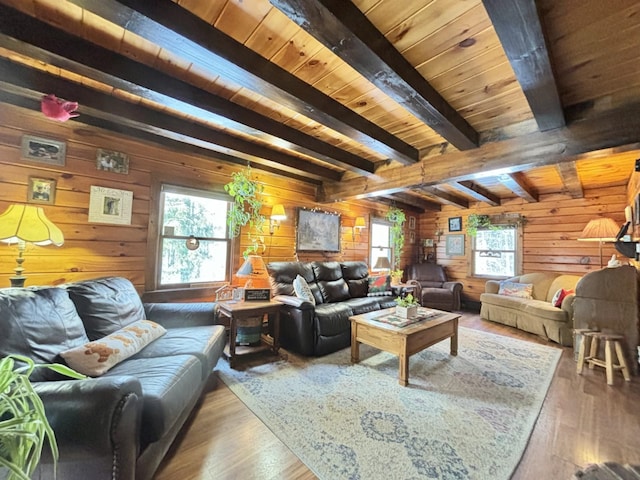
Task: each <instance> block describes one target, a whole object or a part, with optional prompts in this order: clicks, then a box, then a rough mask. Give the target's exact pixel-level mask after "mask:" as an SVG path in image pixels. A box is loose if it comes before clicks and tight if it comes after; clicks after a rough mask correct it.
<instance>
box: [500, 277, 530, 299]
mask: <svg viewBox="0 0 640 480" xmlns="http://www.w3.org/2000/svg"><path fill="white" fill-rule="evenodd" d="M532 293H533V284H532V283H515V282H509V281H504V282H500V290H498V295H506V296H507V297H520V298H532V297H531V294H532Z"/></svg>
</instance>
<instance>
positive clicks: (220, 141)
mask: <svg viewBox="0 0 640 480" xmlns="http://www.w3.org/2000/svg"><path fill="white" fill-rule="evenodd" d="M0 81H2V82H6V83H7V84H9V85H13V86H14V87H16V88H18V89H23V91H25V90H29V91H31V92H33V93H32V94H31V95H32V96H37V95H43V94H44V93H49V92H51V91H54V92H56V94H57V95H58V96H60V97H61V98H67V99H73V100H74V101H78V102H79V103H80V105H81V107H80V110H79V111H80V114H81V115H80V117H78V118H79V119H80V121H82V111H83V108H91V109H93V113H92V115H93V116H95V117H98V118H104V119H107V120H109V121H112V122H115V123H119V124H121V125H125V126H129V127H131V128H135V129H136V130H141V131H145V132H149V133H153V134H155V135H160V136H165V137H168V138H171V139H173V140H179V141H183V142H185V143H190V144H192V145H198V146H201V147H204V148H209V149H210V150H214V151H218V152H222V153H225V154H230V155H233V156H236V157H239V158H244V159H245V160H246V161H252V162H257V163H264V160H266V161H268V162H270V163H271V166H274V167H275V166H280V168H281V169H282V170H284V171H295V172H296V173H298V174H303V175H309V176H310V177H311V178H315V179H328V178H331V179H333V180H335V181H337V180H339V179H340V178H341V177H342V174H341V173H340V172H338V171H336V170H331V169H329V168H326V167H322V166H320V165H316V164H313V163H311V162H307V161H304V160H302V159H299V158H296V157H293V156H291V155H287V154H284V153H282V152H279V151H276V150H271V149H269V148H266V147H263V146H261V145H257V144H255V143H252V142H248V141H246V140H242V139H239V138H236V137H233V136H231V135H228V134H225V133H222V132H218V131H215V130H212V129H210V128H207V127H205V126H202V125H198V124H196V123H193V122H185V121H183V120H179V119H176V118H175V117H172V116H170V115H167V114H165V113H162V112H159V111H156V110H151V109H149V108H146V107H143V106H140V105H133V104H131V103H128V102H125V101H124V100H120V99H117V98H115V97H112V96H110V95H105V94H103V93H100V92H97V91H95V90H93V89H90V88H88V87H86V86H83V85H79V84H76V83H73V82H69V81H67V80H63V79H62V78H59V77H55V76H51V75H49V74H47V73H45V72H42V71H39V70H33V69H31V68H28V67H24V66H21V65H17V64H14V63H11V62H10V61H8V60H5V59H0Z"/></svg>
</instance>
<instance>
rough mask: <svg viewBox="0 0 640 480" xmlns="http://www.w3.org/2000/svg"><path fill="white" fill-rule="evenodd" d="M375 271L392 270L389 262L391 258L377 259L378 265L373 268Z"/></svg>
mask: <svg viewBox="0 0 640 480" xmlns="http://www.w3.org/2000/svg"><path fill="white" fill-rule="evenodd" d="M373 268H374V270H389V271H390V270H391V262H390V261H389V257H386V256H385V257H382V256H381V257H378V258H377V259H376V264H375V265H374V266H373Z"/></svg>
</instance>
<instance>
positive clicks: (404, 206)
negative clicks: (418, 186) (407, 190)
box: [371, 195, 435, 213]
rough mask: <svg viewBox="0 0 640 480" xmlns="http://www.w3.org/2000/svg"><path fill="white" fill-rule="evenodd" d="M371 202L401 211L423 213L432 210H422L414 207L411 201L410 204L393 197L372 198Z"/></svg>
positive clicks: (380, 196)
mask: <svg viewBox="0 0 640 480" xmlns="http://www.w3.org/2000/svg"><path fill="white" fill-rule="evenodd" d="M371 200H375V201H376V203H382V204H384V205H389V206H390V207H397V208H400V209H401V210H415V211H417V212H418V213H424V212H425V211H427V210H433V208H429V209H423V208H421V207H419V206H417V205H415V203H414V201H413V200H411V202H410V203H407V202H404V201H402V200H400V199H399V198H397V197H396V196H395V195H379V196H377V197H376V198H373V199H371ZM434 211H435V210H434Z"/></svg>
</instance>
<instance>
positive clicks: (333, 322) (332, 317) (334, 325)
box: [315, 302, 352, 337]
mask: <svg viewBox="0 0 640 480" xmlns="http://www.w3.org/2000/svg"><path fill="white" fill-rule="evenodd" d="M351 314H352V310H351V307H349V305H347V304H346V303H345V302H340V303H323V304H322V305H318V306H317V307H316V312H315V317H316V322H317V325H316V331H317V333H318V336H323V337H331V336H334V335H338V334H340V333H342V332H344V331H345V330H350V329H351V322H350V321H349V317H350V316H351Z"/></svg>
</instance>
